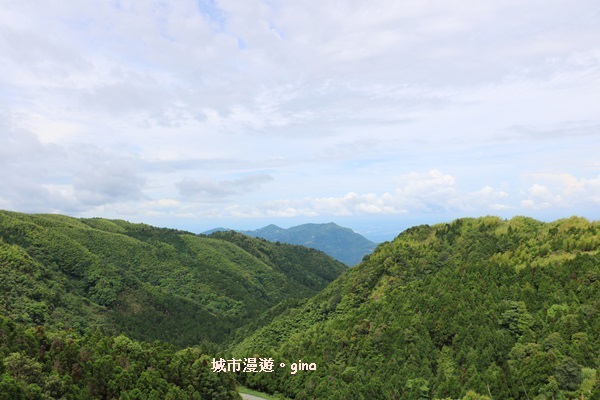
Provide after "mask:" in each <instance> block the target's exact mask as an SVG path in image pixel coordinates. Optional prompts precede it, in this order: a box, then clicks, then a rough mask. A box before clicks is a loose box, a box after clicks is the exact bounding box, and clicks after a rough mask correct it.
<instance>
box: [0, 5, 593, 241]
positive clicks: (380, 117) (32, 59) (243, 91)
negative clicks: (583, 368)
mask: <svg viewBox="0 0 600 400" xmlns="http://www.w3.org/2000/svg"><path fill="white" fill-rule="evenodd" d="M0 5H1V7H2V13H0V55H1V56H0V209H6V210H13V211H22V212H28V213H60V214H66V215H71V216H75V217H106V218H118V219H124V220H128V221H132V222H143V223H147V224H151V225H156V226H165V227H172V228H179V229H186V230H190V231H192V232H202V231H205V230H208V229H211V228H215V227H221V226H224V227H228V228H233V229H257V228H260V227H262V226H264V225H267V224H270V223H274V224H277V225H279V226H281V227H290V226H293V225H297V224H301V223H322V222H336V223H338V224H340V225H343V226H347V227H350V228H352V229H353V230H355V231H357V232H358V233H361V234H363V235H365V236H366V237H368V238H370V239H372V240H375V241H381V240H389V239H390V238H393V237H394V236H396V235H397V234H398V233H400V232H401V231H402V230H404V229H406V228H408V227H410V226H412V225H417V224H421V223H436V222H448V221H451V220H453V219H455V218H459V217H464V216H468V217H476V216H483V215H498V216H500V217H502V218H510V217H512V216H515V215H526V216H531V217H534V218H537V219H541V220H547V221H550V220H555V219H558V218H565V217H569V216H572V215H580V216H583V217H586V218H588V219H591V220H598V219H600V3H599V2H598V1H597V0H589V1H588V0H569V1H558V0H543V1H541V0H532V1H526V2H524V1H521V0H505V1H495V0H481V1H477V2H473V1H467V0H462V1H453V0H450V1H428V0H418V1H416V0H415V1H409V0H398V1H393V2H391V1H388V0H369V1H354V0H348V1H339V0H335V1H334V0H321V1H318V2H316V1H312V0H297V1H279V0H244V1H239V0H224V1H221V0H195V1H191V0H190V1H188V0H171V1H155V0H140V1H120V0H99V1H93V2H90V1H77V0H70V1H53V0H44V1H36V0H27V1H21V0H0Z"/></svg>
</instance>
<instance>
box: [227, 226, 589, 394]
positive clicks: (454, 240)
mask: <svg viewBox="0 0 600 400" xmlns="http://www.w3.org/2000/svg"><path fill="white" fill-rule="evenodd" d="M599 249H600V223H598V222H589V221H587V220H585V219H582V218H569V219H565V220H559V221H556V222H553V223H542V222H539V221H536V220H533V219H530V218H525V217H515V218H513V219H511V220H509V221H503V220H501V219H499V218H494V217H485V218H478V219H469V218H466V219H459V220H456V221H454V222H452V223H450V224H439V225H435V226H427V225H424V226H418V227H414V228H410V229H408V230H406V231H405V232H403V233H402V234H400V235H399V236H398V237H397V238H396V239H395V240H393V241H392V242H389V243H385V244H382V245H380V246H379V247H378V249H377V250H376V251H375V252H374V253H373V254H372V255H370V256H368V257H367V258H366V259H365V261H364V262H363V263H361V264H360V265H358V266H356V267H354V268H352V269H349V270H348V271H346V272H345V273H344V274H343V275H342V276H340V277H339V278H338V279H336V280H335V281H334V282H333V283H331V284H330V285H328V286H327V287H326V288H325V289H324V290H323V291H322V292H321V293H319V294H317V295H316V296H314V297H313V298H311V299H309V300H308V301H307V302H305V303H303V304H301V305H299V306H297V307H296V308H295V309H289V310H287V311H285V312H284V313H281V314H280V315H278V316H276V317H275V318H273V319H272V321H271V322H270V323H269V324H268V325H266V326H263V327H262V328H261V329H259V330H257V331H256V332H255V333H254V334H251V335H250V336H249V337H247V338H246V339H245V340H243V341H242V342H241V343H238V344H236V345H235V346H234V347H233V348H232V349H231V351H232V356H234V357H248V356H249V355H253V354H254V355H256V354H258V355H260V356H261V357H272V358H273V359H274V360H275V362H276V363H281V362H283V363H285V364H286V365H288V366H289V365H291V364H292V363H300V361H299V360H302V362H305V363H315V365H316V366H317V368H316V370H315V371H312V370H303V371H298V372H297V373H296V374H291V373H290V370H289V369H285V368H282V369H279V370H276V371H275V372H274V373H273V374H269V375H266V374H243V373H242V374H239V376H238V379H240V380H241V381H242V382H243V383H244V384H245V385H246V386H249V387H253V388H256V389H259V390H263V391H266V392H271V393H273V392H275V391H278V392H281V393H284V394H285V395H287V396H289V397H291V398H295V399H312V398H318V399H395V398H397V399H429V398H437V399H459V398H462V399H526V398H528V399H537V400H543V399H558V398H562V399H565V398H569V399H571V398H578V399H579V398H585V399H596V398H598V396H600V388H599V383H598V382H599V380H598V369H599V356H600V342H599V337H598V335H599V333H600V318H599V315H598V310H599V309H600V307H599V306H600V290H599V289H600V255H599V253H598V251H599Z"/></svg>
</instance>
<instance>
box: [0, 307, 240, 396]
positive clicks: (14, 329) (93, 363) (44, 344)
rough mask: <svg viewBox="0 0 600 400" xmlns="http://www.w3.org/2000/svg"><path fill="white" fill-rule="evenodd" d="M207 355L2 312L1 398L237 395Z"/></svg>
mask: <svg viewBox="0 0 600 400" xmlns="http://www.w3.org/2000/svg"><path fill="white" fill-rule="evenodd" d="M212 357H213V356H211V355H208V354H205V353H203V352H202V351H201V350H200V349H199V348H197V347H194V348H186V349H183V350H178V349H176V348H175V347H174V346H172V345H169V344H166V343H161V342H154V343H153V344H148V343H144V342H137V341H135V340H131V339H129V338H127V337H126V336H124V335H120V336H117V337H108V336H105V335H103V334H101V333H100V332H99V331H90V332H88V333H87V334H86V335H85V336H81V335H79V334H77V333H75V332H72V331H71V330H68V331H65V330H58V331H57V330H49V331H46V330H45V328H44V327H43V326H38V327H36V328H25V327H24V326H23V325H21V324H15V323H14V322H13V321H12V320H10V319H8V318H5V317H2V316H0V359H2V363H0V399H3V400H20V399H74V400H75V399H77V400H78V399H121V400H134V399H135V400H150V399H152V400H164V399H169V400H189V399H194V400H196V399H222V400H225V399H239V398H240V397H239V395H238V394H237V385H236V383H235V379H234V376H233V375H232V374H229V373H220V374H214V373H212V371H211V370H210V365H211V362H212Z"/></svg>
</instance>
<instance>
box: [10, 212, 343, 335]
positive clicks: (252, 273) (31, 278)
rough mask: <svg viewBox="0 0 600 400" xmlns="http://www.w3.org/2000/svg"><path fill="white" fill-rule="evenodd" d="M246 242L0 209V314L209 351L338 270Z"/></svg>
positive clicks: (321, 257)
mask: <svg viewBox="0 0 600 400" xmlns="http://www.w3.org/2000/svg"><path fill="white" fill-rule="evenodd" d="M244 241H245V243H246V244H245V247H240V246H239V245H237V244H235V243H234V242H232V241H228V240H221V239H217V238H209V237H202V236H198V235H194V234H191V233H189V232H185V231H178V230H174V229H164V228H155V227H152V226H149V225H145V224H132V223H129V222H126V221H121V220H107V219H101V218H91V219H76V218H70V217H66V216H62V215H40V214H38V215H29V214H22V213H15V212H7V211H0V265H1V266H2V268H0V293H2V296H0V313H1V314H2V315H4V316H6V317H9V318H10V319H11V320H13V321H15V322H17V323H21V324H24V326H36V325H47V326H52V327H58V328H65V329H67V328H71V329H72V330H74V331H76V332H79V333H81V334H84V333H86V332H88V331H89V330H90V329H96V328H100V329H102V330H103V331H104V332H107V333H110V334H119V333H124V334H126V335H128V336H130V337H132V338H134V339H137V340H145V341H154V340H162V341H166V342H170V343H172V344H175V345H178V346H188V345H194V344H198V343H207V345H208V344H210V343H223V342H225V341H227V340H229V339H230V338H232V337H233V335H234V333H235V330H236V329H238V328H239V327H241V326H243V325H245V324H247V323H248V322H250V321H252V320H253V319H255V318H257V317H258V316H260V315H261V314H262V313H263V312H264V311H266V310H267V309H269V308H271V307H273V306H274V305H276V304H278V303H279V302H281V301H283V300H289V299H294V298H296V299H297V298H306V297H309V296H312V295H314V294H316V293H317V292H318V291H320V290H321V289H323V288H324V287H325V286H326V285H327V284H328V283H329V282H331V281H332V280H333V279H334V278H335V277H337V276H338V275H339V274H340V273H341V272H342V271H343V270H345V266H344V265H343V264H342V263H340V262H338V261H335V260H333V259H332V258H330V257H329V256H327V255H325V254H323V253H322V252H319V251H316V250H312V249H304V248H299V247H298V246H292V245H286V244H275V243H269V242H266V241H264V240H261V239H256V238H246V239H244ZM249 247H252V248H256V249H258V250H257V251H255V252H253V253H252V252H249V251H248V250H247V248H249Z"/></svg>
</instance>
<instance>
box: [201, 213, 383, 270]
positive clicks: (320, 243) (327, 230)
mask: <svg viewBox="0 0 600 400" xmlns="http://www.w3.org/2000/svg"><path fill="white" fill-rule="evenodd" d="M224 230H227V229H225V228H215V229H211V230H210V231H206V232H204V234H207V235H208V234H211V233H213V232H218V231H224ZM239 232H241V233H243V234H246V235H248V236H253V237H259V238H263V239H266V240H269V241H271V242H281V243H289V244H298V245H302V246H306V247H311V248H313V249H317V250H321V251H323V252H324V253H326V254H328V255H330V256H331V257H333V258H335V259H336V260H339V261H341V262H343V263H344V264H346V265H348V266H353V265H356V264H358V263H359V262H361V261H362V259H363V257H364V256H366V255H367V254H370V253H371V252H373V250H375V247H377V243H374V242H371V241H370V240H368V239H367V238H365V237H364V236H362V235H360V234H358V233H356V232H354V231H353V230H352V229H350V228H344V227H342V226H339V225H337V224H334V223H333V222H330V223H327V224H303V225H298V226H293V227H291V228H288V229H284V228H280V227H278V226H277V225H272V224H271V225H268V226H265V227H264V228H260V229H256V230H253V231H239Z"/></svg>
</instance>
